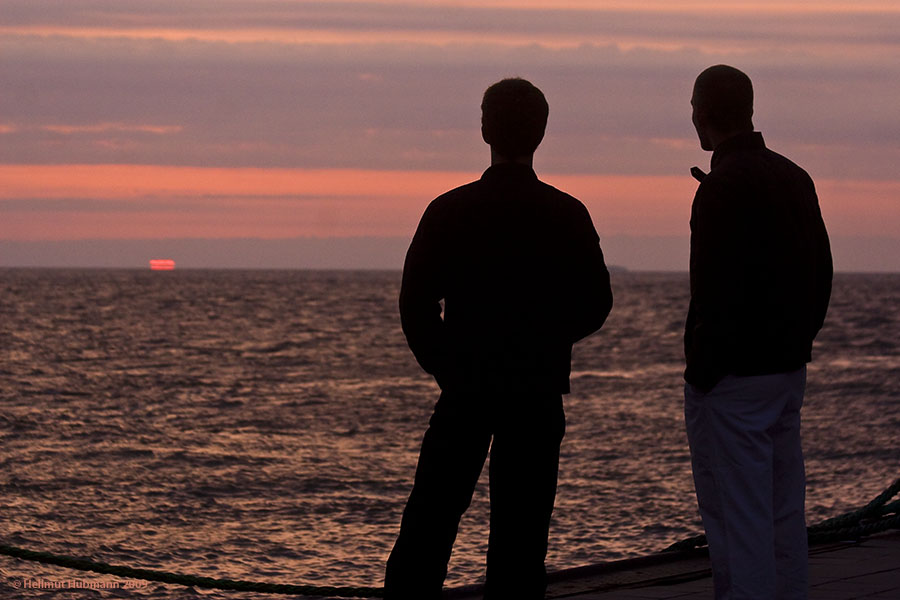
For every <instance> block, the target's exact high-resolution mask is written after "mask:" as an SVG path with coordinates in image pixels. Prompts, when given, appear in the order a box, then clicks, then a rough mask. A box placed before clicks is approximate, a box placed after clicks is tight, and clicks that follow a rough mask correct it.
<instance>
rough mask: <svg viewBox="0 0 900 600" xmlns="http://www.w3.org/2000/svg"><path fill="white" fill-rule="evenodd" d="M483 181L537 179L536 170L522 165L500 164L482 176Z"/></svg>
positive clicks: (489, 168)
mask: <svg viewBox="0 0 900 600" xmlns="http://www.w3.org/2000/svg"><path fill="white" fill-rule="evenodd" d="M481 179H482V181H496V180H498V179H537V175H536V174H535V172H534V169H532V168H531V167H529V166H528V165H523V164H521V163H498V164H496V165H491V166H490V167H488V169H487V170H486V171H485V172H484V173H483V174H482V175H481Z"/></svg>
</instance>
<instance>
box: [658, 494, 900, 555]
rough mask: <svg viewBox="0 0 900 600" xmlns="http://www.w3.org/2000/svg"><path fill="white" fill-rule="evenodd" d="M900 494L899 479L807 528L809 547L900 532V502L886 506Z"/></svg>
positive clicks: (688, 545) (680, 545)
mask: <svg viewBox="0 0 900 600" xmlns="http://www.w3.org/2000/svg"><path fill="white" fill-rule="evenodd" d="M898 493H900V479H897V480H896V481H894V483H892V484H891V485H890V486H888V488H887V489H886V490H884V491H883V492H881V493H880V494H878V496H876V497H875V498H874V499H873V500H872V501H871V502H869V503H868V504H866V505H865V506H863V507H862V508H859V509H856V510H853V511H850V512H848V513H844V514H843V515H839V516H837V517H832V518H830V519H825V520H824V521H822V522H821V523H817V524H815V525H810V526H809V527H807V528H806V531H807V535H808V536H809V543H811V544H822V543H825V542H834V541H839V540H851V539H858V538H860V537H864V536H867V535H873V534H875V533H881V532H882V531H887V530H889V529H900V500H896V501H894V502H891V503H890V504H888V500H890V499H891V498H893V497H894V496H896V495H897V494H898ZM706 545H707V541H706V536H705V535H697V536H694V537H690V538H687V539H685V540H681V541H680V542H675V543H674V544H672V545H671V546H669V547H668V548H666V549H665V550H663V552H677V551H680V550H691V549H692V548H699V547H701V546H706Z"/></svg>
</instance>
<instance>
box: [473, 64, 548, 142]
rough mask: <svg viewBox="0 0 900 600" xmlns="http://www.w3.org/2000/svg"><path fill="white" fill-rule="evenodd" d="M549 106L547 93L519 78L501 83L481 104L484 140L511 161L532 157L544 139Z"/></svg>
mask: <svg viewBox="0 0 900 600" xmlns="http://www.w3.org/2000/svg"><path fill="white" fill-rule="evenodd" d="M549 112H550V107H549V106H548V105H547V100H546V99H545V98H544V94H543V93H542V92H541V90H539V89H538V88H536V87H535V86H534V85H532V84H531V82H529V81H526V80H525V79H520V78H518V77H516V78H511V79H504V80H502V81H498V82H497V83H495V84H494V85H492V86H491V87H489V88H488V89H487V91H485V92H484V98H483V99H482V101H481V133H482V136H483V137H484V141H485V142H487V143H488V144H490V145H491V148H493V149H494V150H495V151H496V152H497V153H499V154H500V155H501V156H505V157H508V158H518V157H521V156H531V155H532V154H534V151H535V150H536V149H537V147H538V145H539V144H540V143H541V140H543V139H544V130H545V129H546V128H547V115H548V114H549Z"/></svg>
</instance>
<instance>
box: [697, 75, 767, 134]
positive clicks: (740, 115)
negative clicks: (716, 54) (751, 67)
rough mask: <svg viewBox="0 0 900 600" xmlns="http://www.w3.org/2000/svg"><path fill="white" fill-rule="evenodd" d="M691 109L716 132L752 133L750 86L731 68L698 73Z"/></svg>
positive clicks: (747, 78)
mask: <svg viewBox="0 0 900 600" xmlns="http://www.w3.org/2000/svg"><path fill="white" fill-rule="evenodd" d="M694 105H695V106H696V107H697V108H698V109H699V110H700V111H701V112H703V113H704V114H705V115H706V118H707V120H708V121H709V123H710V125H712V126H713V127H715V128H716V129H718V130H720V131H741V130H747V129H749V130H751V131H752V130H753V120H752V117H753V84H752V83H751V82H750V78H749V77H747V75H746V74H745V73H744V72H743V71H740V70H738V69H735V68H734V67H730V66H728V65H715V66H713V67H709V68H708V69H706V70H704V71H703V72H702V73H700V75H698V76H697V81H696V82H694Z"/></svg>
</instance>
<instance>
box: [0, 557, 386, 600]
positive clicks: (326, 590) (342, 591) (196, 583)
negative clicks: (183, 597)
mask: <svg viewBox="0 0 900 600" xmlns="http://www.w3.org/2000/svg"><path fill="white" fill-rule="evenodd" d="M0 554H5V555H7V556H14V557H16V558H21V559H23V560H33V561H37V562H41V563H47V564H51V565H59V566H60V567H68V568H70V569H78V570H79V571H93V572H95V573H106V574H109V575H117V576H119V577H127V578H130V579H143V580H146V581H161V582H163V583H176V584H179V585H188V586H193V587H200V588H211V589H217V590H235V591H243V592H262V593H266V594H295V595H301V596H330V597H338V598H382V597H384V589H383V588H375V587H333V586H314V585H288V584H283V583H262V582H258V581H233V580H230V579H213V578H211V577H197V576H194V575H181V574H178V573H166V572H165V571H153V570H150V569H133V568H131V567H123V566H118V565H108V564H106V563H101V562H94V561H91V560H87V559H84V558H75V557H72V556H59V555H56V554H50V553H49V552H35V551H33V550H25V549H23V548H16V547H14V546H7V545H5V544H0Z"/></svg>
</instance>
